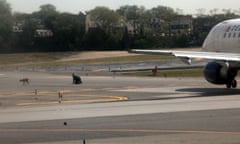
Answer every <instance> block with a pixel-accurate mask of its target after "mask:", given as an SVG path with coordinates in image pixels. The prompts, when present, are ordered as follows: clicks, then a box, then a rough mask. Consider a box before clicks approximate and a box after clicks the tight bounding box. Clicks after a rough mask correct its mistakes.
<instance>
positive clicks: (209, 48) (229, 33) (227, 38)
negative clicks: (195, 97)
mask: <svg viewBox="0 0 240 144" xmlns="http://www.w3.org/2000/svg"><path fill="white" fill-rule="evenodd" d="M130 52H131V53H140V54H160V55H162V54H165V55H166V54H167V55H173V56H176V57H178V58H180V59H182V60H183V61H184V62H187V63H188V64H191V62H192V60H193V59H206V60H208V63H207V64H206V66H205V67H204V71H203V73H204V77H205V79H206V80H207V81H208V82H210V83H212V84H218V85H221V84H222V85H226V87H227V88H236V87H237V81H236V80H235V78H236V76H237V73H238V70H239V69H240V18H239V19H230V20H225V21H222V22H220V23H218V24H217V25H215V26H214V27H213V28H212V29H211V30H210V32H209V33H208V35H207V37H206V39H205V40H204V43H203V46H202V51H176V50H143V49H131V50H130Z"/></svg>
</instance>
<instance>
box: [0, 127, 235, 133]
mask: <svg viewBox="0 0 240 144" xmlns="http://www.w3.org/2000/svg"><path fill="white" fill-rule="evenodd" d="M0 131H5V132H39V131H41V132H123V133H185V134H221V135H240V132H231V131H201V130H199V131H198V130H150V129H149V130H147V129H68V128H66V129H50V128H48V129H0Z"/></svg>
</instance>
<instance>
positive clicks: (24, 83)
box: [19, 78, 30, 85]
mask: <svg viewBox="0 0 240 144" xmlns="http://www.w3.org/2000/svg"><path fill="white" fill-rule="evenodd" d="M19 81H20V82H22V85H29V84H30V83H29V81H30V80H29V78H22V79H20V80H19Z"/></svg>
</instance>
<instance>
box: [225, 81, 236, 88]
mask: <svg viewBox="0 0 240 144" xmlns="http://www.w3.org/2000/svg"><path fill="white" fill-rule="evenodd" d="M226 87H227V88H236V87H237V81H236V80H232V81H230V82H228V83H227V84H226Z"/></svg>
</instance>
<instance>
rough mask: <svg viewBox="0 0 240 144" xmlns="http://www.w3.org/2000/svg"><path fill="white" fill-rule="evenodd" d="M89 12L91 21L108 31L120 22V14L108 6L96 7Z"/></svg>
mask: <svg viewBox="0 0 240 144" xmlns="http://www.w3.org/2000/svg"><path fill="white" fill-rule="evenodd" d="M88 14H89V16H90V19H91V21H93V22H94V23H95V24H96V25H97V26H98V27H100V28H102V29H103V30H104V31H106V32H107V33H109V32H110V31H111V29H112V28H113V27H114V26H116V25H117V24H119V22H120V17H119V15H118V14H117V13H116V12H114V11H113V10H110V9H109V8H107V7H96V8H95V9H93V10H91V11H89V12H88Z"/></svg>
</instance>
